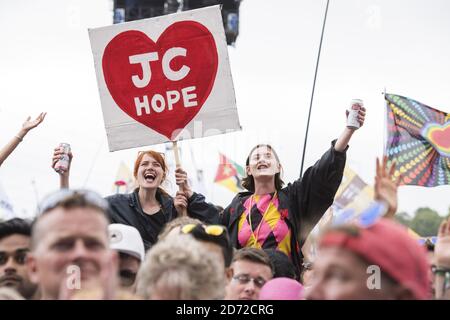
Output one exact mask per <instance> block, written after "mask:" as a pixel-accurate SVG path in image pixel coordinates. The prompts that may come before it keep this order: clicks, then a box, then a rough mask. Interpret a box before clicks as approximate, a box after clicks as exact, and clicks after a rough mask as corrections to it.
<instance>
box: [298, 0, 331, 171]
mask: <svg viewBox="0 0 450 320" xmlns="http://www.w3.org/2000/svg"><path fill="white" fill-rule="evenodd" d="M329 4H330V0H327V6H326V8H325V16H324V18H323V25H322V34H321V36H320V44H319V52H318V54H317V61H316V71H315V73H314V81H313V87H312V92H311V101H310V103H309V112H308V121H307V122H306V132H305V142H304V144H303V154H302V165H301V166H300V177H301V176H302V175H303V164H304V162H305V152H306V143H307V142H308V131H309V121H310V119H311V109H312V104H313V100H314V89H315V88H316V78H317V70H318V69H319V60H320V52H321V50H322V40H323V33H324V31H325V23H326V22H327V14H328V5H329Z"/></svg>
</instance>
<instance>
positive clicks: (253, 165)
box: [246, 145, 281, 179]
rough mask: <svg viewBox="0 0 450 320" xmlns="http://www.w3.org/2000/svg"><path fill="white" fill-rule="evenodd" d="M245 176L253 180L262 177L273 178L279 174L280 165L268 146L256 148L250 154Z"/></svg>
mask: <svg viewBox="0 0 450 320" xmlns="http://www.w3.org/2000/svg"><path fill="white" fill-rule="evenodd" d="M246 169H247V175H249V176H250V175H251V176H253V178H254V179H258V178H264V177H274V176H275V174H277V173H279V172H280V169H281V165H280V163H279V161H278V159H277V156H276V155H275V153H274V152H273V150H272V148H270V147H269V146H265V145H263V146H260V147H257V148H256V149H255V150H253V152H252V153H251V154H250V157H249V161H248V165H247V167H246Z"/></svg>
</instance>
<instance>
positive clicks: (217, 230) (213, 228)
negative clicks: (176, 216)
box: [181, 223, 225, 236]
mask: <svg viewBox="0 0 450 320" xmlns="http://www.w3.org/2000/svg"><path fill="white" fill-rule="evenodd" d="M199 229H201V230H203V231H204V232H205V233H206V234H208V235H211V236H221V235H222V234H223V233H224V232H225V228H224V227H223V226H220V225H215V224H214V225H209V226H207V225H204V224H194V223H190V224H187V225H185V226H183V227H182V228H181V232H182V233H184V234H189V233H192V232H193V231H194V230H199Z"/></svg>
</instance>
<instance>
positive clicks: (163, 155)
mask: <svg viewBox="0 0 450 320" xmlns="http://www.w3.org/2000/svg"><path fill="white" fill-rule="evenodd" d="M149 152H155V153H157V154H159V155H160V156H161V157H163V158H165V157H166V154H165V153H164V152H159V151H155V150H143V151H138V156H140V155H141V154H143V153H149Z"/></svg>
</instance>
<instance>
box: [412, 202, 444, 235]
mask: <svg viewBox="0 0 450 320" xmlns="http://www.w3.org/2000/svg"><path fill="white" fill-rule="evenodd" d="M443 219H444V218H443V217H441V216H440V215H439V214H438V213H437V212H436V211H434V210H432V209H430V208H419V209H417V210H416V212H415V215H414V218H413V219H412V220H411V223H410V228H411V229H413V230H414V231H415V232H417V233H418V234H419V235H421V236H422V237H430V236H435V235H437V232H438V229H439V225H440V224H441V222H442V220H443Z"/></svg>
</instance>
